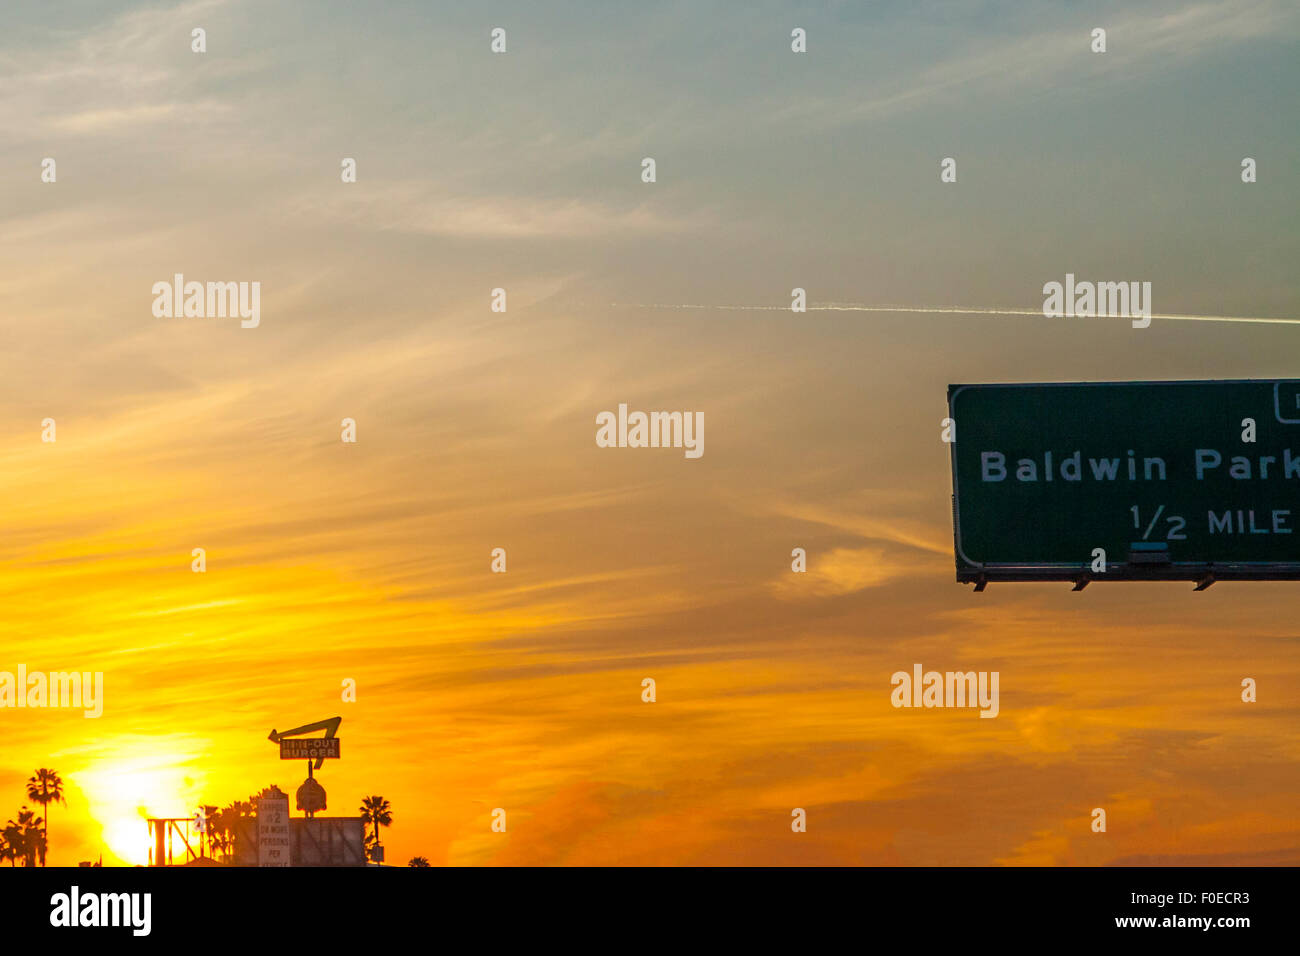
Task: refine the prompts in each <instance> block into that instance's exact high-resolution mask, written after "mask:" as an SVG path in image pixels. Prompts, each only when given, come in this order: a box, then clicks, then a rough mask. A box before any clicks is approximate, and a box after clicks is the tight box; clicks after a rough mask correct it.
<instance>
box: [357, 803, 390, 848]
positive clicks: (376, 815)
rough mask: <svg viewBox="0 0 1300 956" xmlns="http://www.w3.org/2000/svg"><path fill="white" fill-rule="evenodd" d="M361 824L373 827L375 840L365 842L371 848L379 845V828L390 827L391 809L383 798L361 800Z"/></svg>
mask: <svg viewBox="0 0 1300 956" xmlns="http://www.w3.org/2000/svg"><path fill="white" fill-rule="evenodd" d="M361 822H362V823H363V824H368V823H373V824H374V825H375V838H374V840H373V841H367V842H369V843H371V845H372V846H375V845H378V843H379V828H380V827H386V826H390V825H392V822H393V808H392V805H391V804H389V802H388V801H387V800H385V799H384V798H383V797H378V796H376V797H363V798H362V799H361Z"/></svg>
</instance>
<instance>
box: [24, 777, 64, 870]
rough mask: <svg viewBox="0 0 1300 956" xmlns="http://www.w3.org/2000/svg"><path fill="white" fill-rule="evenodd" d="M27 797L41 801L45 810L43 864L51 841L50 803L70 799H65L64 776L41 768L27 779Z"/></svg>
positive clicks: (37, 801)
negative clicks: (46, 847)
mask: <svg viewBox="0 0 1300 956" xmlns="http://www.w3.org/2000/svg"><path fill="white" fill-rule="evenodd" d="M27 798H28V799H29V800H34V801H35V802H36V803H39V804H40V805H41V807H42V809H44V810H45V834H44V836H43V838H42V842H43V847H42V849H41V866H44V865H45V849H44V847H45V846H49V843H50V806H49V805H50V804H51V803H61V804H63V805H64V806H67V805H68V801H67V800H65V799H63V778H62V777H60V776H59V775H58V774H57V773H55V772H54V771H53V770H47V769H46V768H45V767H41V768H39V769H38V770H37V771H36V773H34V774H32V776H31V777H30V778H28V780H27Z"/></svg>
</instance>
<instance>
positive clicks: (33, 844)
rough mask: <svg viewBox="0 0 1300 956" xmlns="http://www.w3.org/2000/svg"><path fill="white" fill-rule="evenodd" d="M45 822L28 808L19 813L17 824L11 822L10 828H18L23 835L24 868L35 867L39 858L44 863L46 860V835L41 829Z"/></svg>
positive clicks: (21, 843)
mask: <svg viewBox="0 0 1300 956" xmlns="http://www.w3.org/2000/svg"><path fill="white" fill-rule="evenodd" d="M44 822H45V821H44V820H42V819H41V818H40V817H38V816H37V815H36V812H35V811H33V810H28V809H27V808H26V807H23V808H22V809H21V810H19V811H18V822H17V823H15V822H14V821H12V820H10V821H9V826H11V827H17V828H18V829H19V831H20V832H21V834H22V836H21V837H20V844H19V845H20V846H21V847H22V854H23V866H35V865H36V858H37V857H38V856H39V857H40V858H41V861H42V862H44V860H45V833H44V832H43V831H42V829H41V824H42V823H44ZM6 829H7V828H6Z"/></svg>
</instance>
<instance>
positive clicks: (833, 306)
mask: <svg viewBox="0 0 1300 956" xmlns="http://www.w3.org/2000/svg"><path fill="white" fill-rule="evenodd" d="M610 306H611V307H614V308H623V309H682V310H688V309H708V310H714V311H725V312H788V311H790V307H789V306H788V305H692V304H683V305H674V304H669V303H639V302H611V303H610ZM807 309H808V311H809V312H916V313H921V314H923V315H1032V316H1037V317H1038V318H1040V319H1041V318H1046V316H1044V315H1043V310H1042V309H984V308H941V309H940V308H916V307H915V306H901V305H858V304H856V303H840V302H828V303H826V304H824V305H809V306H808V307H807ZM1082 318H1088V316H1082ZM1093 318H1115V319H1131V318H1138V316H1093ZM1151 318H1152V319H1165V320H1170V321H1175V322H1254V323H1258V324H1262V325H1300V319H1276V318H1266V317H1262V316H1248V315H1182V314H1178V313H1169V312H1153V313H1151Z"/></svg>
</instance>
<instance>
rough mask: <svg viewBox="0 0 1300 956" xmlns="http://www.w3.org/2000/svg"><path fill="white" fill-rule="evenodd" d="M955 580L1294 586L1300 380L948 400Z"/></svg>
mask: <svg viewBox="0 0 1300 956" xmlns="http://www.w3.org/2000/svg"><path fill="white" fill-rule="evenodd" d="M948 409H949V417H950V418H952V420H953V422H954V432H955V436H954V437H955V441H953V442H952V489H953V542H954V550H955V554H956V563H957V580H958V581H960V582H964V583H973V584H974V585H975V590H977V591H982V590H984V588H985V586H986V585H987V584H988V583H989V582H990V581H1073V582H1074V585H1075V590H1076V591H1079V590H1083V588H1084V587H1086V586H1087V585H1088V584H1089V583H1090V582H1092V581H1195V582H1196V585H1197V587H1196V589H1197V590H1204V589H1205V588H1208V587H1209V586H1210V585H1211V584H1213V583H1214V582H1215V581H1228V580H1253V581H1279V580H1282V581H1294V580H1300V380H1296V379H1286V380H1268V381H1263V380H1241V381H1200V382H1194V381H1187V382H1067V383H1050V384H1003V385H996V384H995V385H951V386H949V388H948Z"/></svg>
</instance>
